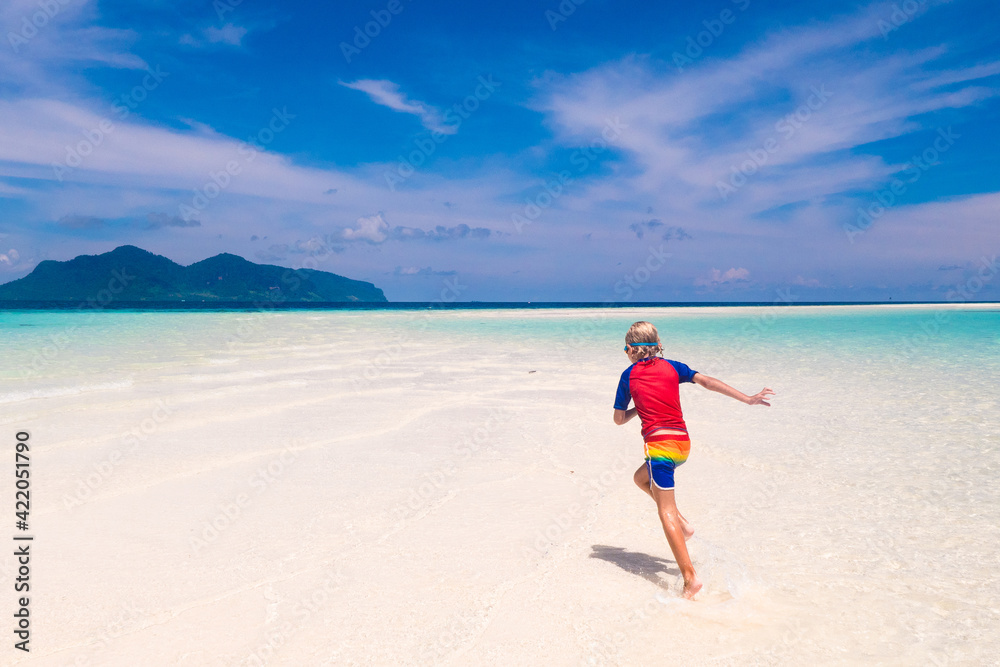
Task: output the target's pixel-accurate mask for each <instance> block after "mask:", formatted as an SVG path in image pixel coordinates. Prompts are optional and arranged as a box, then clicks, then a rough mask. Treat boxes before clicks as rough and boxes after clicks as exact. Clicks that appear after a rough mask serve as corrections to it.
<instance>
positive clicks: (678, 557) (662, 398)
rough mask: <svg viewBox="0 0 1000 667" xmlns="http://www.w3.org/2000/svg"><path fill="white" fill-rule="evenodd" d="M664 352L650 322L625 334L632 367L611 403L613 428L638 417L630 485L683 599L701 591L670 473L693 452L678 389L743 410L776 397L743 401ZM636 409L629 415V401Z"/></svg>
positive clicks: (742, 396)
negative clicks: (668, 557) (645, 505)
mask: <svg viewBox="0 0 1000 667" xmlns="http://www.w3.org/2000/svg"><path fill="white" fill-rule="evenodd" d="M662 352H663V349H662V347H661V345H660V336H659V334H658V333H657V331H656V327H654V326H653V325H652V324H650V323H649V322H636V323H635V324H633V325H632V326H631V327H630V328H629V330H628V333H627V334H625V353H626V354H627V355H628V358H629V361H631V362H632V365H631V366H629V367H628V368H626V369H625V372H624V373H622V377H621V381H620V382H619V383H618V395H617V396H616V397H615V423H616V424H619V425H621V424H624V423H626V422H627V421H629V420H630V419H632V417H635V416H636V414H638V415H639V420H640V421H641V422H642V438H643V440H644V441H645V450H646V462H645V463H643V464H642V465H641V466H639V469H638V470H636V471H635V475H633V477H632V479H633V480H634V481H635V483H636V484H637V485H638V486H639V488H640V489H642V490H643V491H645V492H646V493H648V494H649V495H650V497H651V498H652V499H653V500H654V501H655V502H656V509H657V510H658V512H659V515H660V523H662V524H663V532H664V533H665V534H666V536H667V542H668V543H669V544H670V550H671V551H673V553H674V560H675V561H677V567H679V568H680V570H681V575H683V577H684V592H683V595H684V597H685V598H688V599H690V598H692V597H694V595H695V593H697V592H698V591H699V590H701V581H700V580H699V579H698V575H697V574H695V571H694V567H693V566H692V565H691V557H690V556H689V555H688V551H687V544H685V542H686V541H687V540H688V539H690V538H691V536H692V535H694V529H693V528H692V527H691V524H690V523H688V520H687V519H685V518H684V516H683V515H682V514H681V513H680V511H679V510H678V509H677V505H676V503H675V502H674V468H676V467H677V466H679V465H680V464H682V463H684V461H686V460H687V457H688V452H689V451H690V449H691V441H690V440H689V439H688V434H687V425H686V424H685V423H684V415H683V414H682V413H681V400H680V384H681V383H682V382H694V383H695V384H699V385H701V386H702V387H704V388H705V389H710V390H711V391H716V392H718V393H720V394H724V395H726V396H731V397H732V398H735V399H736V400H738V401H742V402H744V403H746V404H747V405H771V404H770V403H768V402H767V399H769V398H770V397H771V396H773V395H774V392H773V391H771V390H770V389H768V388H766V387H765V388H764V389H762V390H761V391H760V392H758V393H756V394H754V395H753V396H747V395H746V394H744V393H743V392H741V391H738V390H736V389H733V388H732V387H730V386H729V385H728V384H726V383H725V382H722V381H721V380H716V379H715V378H712V377H708V376H707V375H703V374H701V373H699V372H697V371H693V370H691V369H690V368H688V367H687V366H686V365H684V364H682V363H680V362H678V361H670V360H669V359H664V358H663V357H661V356H659V355H660V354H661V353H662ZM630 400H632V401H635V407H634V408H632V409H628V404H629V401H630Z"/></svg>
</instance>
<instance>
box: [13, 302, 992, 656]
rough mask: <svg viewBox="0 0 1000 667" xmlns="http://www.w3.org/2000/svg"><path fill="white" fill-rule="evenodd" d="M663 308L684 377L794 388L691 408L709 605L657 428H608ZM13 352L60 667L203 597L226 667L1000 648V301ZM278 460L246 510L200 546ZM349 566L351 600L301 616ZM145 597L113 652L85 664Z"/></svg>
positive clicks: (88, 334)
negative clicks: (646, 473)
mask: <svg viewBox="0 0 1000 667" xmlns="http://www.w3.org/2000/svg"><path fill="white" fill-rule="evenodd" d="M640 319H644V320H649V321H651V322H653V323H654V324H656V326H657V327H658V329H659V331H660V335H661V339H662V340H663V342H664V348H665V356H668V357H669V358H673V359H677V360H679V361H682V362H684V363H687V364H688V365H690V366H691V367H692V368H694V369H695V370H696V371H698V372H701V373H704V374H707V375H711V376H715V377H718V378H720V379H722V380H724V381H726V382H728V383H729V384H731V385H733V386H735V387H737V388H739V389H741V390H743V391H745V392H747V393H755V392H756V391H758V390H760V389H761V388H762V387H764V386H767V387H770V388H772V389H774V390H775V391H776V392H777V395H776V397H775V399H774V401H773V405H772V406H771V407H770V408H762V407H758V408H749V407H747V406H743V405H741V404H739V403H736V402H734V401H731V400H730V399H727V398H724V397H721V396H719V395H717V394H711V393H710V392H705V391H704V390H702V389H700V388H698V387H694V386H688V385H685V386H684V387H683V389H682V403H683V406H684V412H685V417H686V420H687V423H688V427H689V430H690V432H691V436H692V450H691V458H690V459H689V461H688V462H687V463H685V465H684V466H682V468H680V469H679V470H678V502H679V504H680V506H681V508H682V511H683V512H684V514H685V515H686V516H687V517H688V518H689V519H690V520H691V521H692V522H693V523H694V524H695V526H696V531H697V532H696V535H695V537H694V538H693V540H692V541H691V543H690V548H691V553H692V558H693V561H694V563H695V567H696V568H697V569H698V571H699V574H700V576H702V578H703V580H704V581H705V582H706V589H705V593H704V597H703V599H702V600H700V601H698V602H696V603H693V604H689V603H684V602H681V601H679V600H677V599H676V595H677V591H678V587H677V581H676V571H675V569H673V568H672V561H671V558H670V553H669V549H668V548H667V545H666V542H665V540H664V539H663V537H662V534H661V532H660V529H659V526H658V524H657V522H656V518H655V515H654V513H653V509H652V506H651V504H649V501H648V498H646V497H645V496H644V495H643V494H642V493H640V492H639V491H638V490H637V489H635V488H634V487H633V485H632V482H631V474H632V473H631V471H632V470H634V468H635V467H636V465H638V464H639V463H640V462H641V460H642V454H641V439H640V438H639V437H638V427H635V428H632V427H633V426H635V425H634V424H627V425H626V426H625V427H616V426H614V425H613V424H612V423H611V412H612V408H611V405H612V401H613V396H614V392H615V388H616V385H617V381H618V377H619V375H620V373H621V371H622V370H624V368H625V367H626V366H627V363H628V362H627V359H626V357H625V355H624V353H623V352H622V344H623V340H624V334H625V331H626V330H627V328H628V326H629V325H630V324H631V323H632V322H634V321H636V320H640ZM0 340H2V344H3V363H2V364H0V425H2V426H3V430H4V431H5V432H7V433H8V434H9V433H12V432H13V430H14V429H22V428H24V429H29V430H30V431H31V433H32V438H33V440H37V442H38V443H39V445H38V449H37V452H36V456H37V457H38V464H37V465H38V467H39V471H40V472H39V477H38V480H37V482H36V484H37V489H38V498H39V499H38V505H37V511H38V512H39V514H40V516H42V517H44V518H43V520H42V522H41V524H40V527H39V531H40V534H42V535H47V536H48V537H47V539H48V540H49V541H50V543H51V547H50V548H49V550H48V551H46V553H47V555H46V556H44V559H41V558H42V557H40V560H39V563H41V567H43V569H44V571H45V572H47V574H46V577H47V578H46V582H50V583H51V585H52V586H53V587H54V588H51V589H49V588H45V587H43V588H42V591H43V592H42V593H40V594H39V595H40V596H41V598H40V602H42V603H44V604H47V605H49V606H48V607H46V608H47V609H49V610H50V611H48V612H47V614H48V616H47V617H46V618H45V620H42V621H40V623H41V624H43V625H40V627H41V628H43V629H44V628H45V627H46V626H45V625H44V624H45V623H48V624H50V625H49V629H50V630H51V632H52V637H53V639H52V640H51V641H52V642H54V643H52V644H50V645H51V646H53V647H55V648H53V651H56V648H58V651H56V652H55V653H54V654H53V657H52V661H51V663H39V664H66V663H69V662H71V661H72V659H73V658H74V656H78V657H79V656H82V658H84V659H87V660H90V663H88V664H128V660H130V659H132V658H135V659H138V658H139V656H141V655H142V651H144V650H147V648H148V646H154V645H159V644H157V642H161V641H162V642H163V643H164V648H162V650H164V651H174V650H175V648H176V646H182V645H183V642H180V643H176V642H175V643H176V646H175V644H169V646H168V645H167V641H166V639H165V638H168V637H172V638H174V639H176V638H178V637H184V636H188V633H189V632H192V631H194V630H193V628H195V627H198V626H197V624H198V623H199V620H198V618H199V617H197V616H188V615H185V614H186V612H185V613H183V614H182V613H181V612H180V611H177V610H186V609H189V608H192V606H194V607H197V605H206V606H204V612H205V613H206V614H210V615H211V618H227V619H234V620H233V622H232V624H231V627H232V628H238V630H234V631H233V633H232V635H231V636H230V635H226V638H225V642H228V643H227V644H226V647H225V651H228V653H226V656H228V657H227V660H229V661H230V662H231V664H242V663H241V662H240V661H241V660H245V658H246V656H247V655H248V653H247V652H248V651H250V650H251V649H252V650H259V647H260V646H261V645H262V644H263V643H264V642H266V639H265V638H266V637H267V636H268V634H267V633H269V632H272V631H273V629H274V628H275V627H280V623H282V622H284V621H286V620H287V621H288V622H289V623H292V624H293V626H292V627H294V628H296V630H295V635H294V637H293V638H292V639H290V640H289V641H287V642H286V643H285V645H284V646H283V647H282V648H281V650H280V652H278V653H277V655H279V656H280V657H279V658H277V659H275V660H274V661H273V664H293V663H295V662H296V661H298V662H299V664H307V663H309V660H310V656H314V655H320V654H322V655H325V656H334V658H331V660H332V662H331V663H330V664H352V663H362V662H366V661H368V662H373V663H379V664H386V663H388V662H393V661H404V662H405V661H406V659H407V656H420V655H425V656H426V655H430V656H431V658H430V659H427V660H417V662H418V663H419V664H436V663H439V662H447V660H449V659H451V660H453V664H460V663H463V661H464V660H465V659H466V658H468V657H469V655H471V654H470V653H468V651H470V650H471V647H473V646H474V647H475V649H476V652H477V654H480V655H491V656H494V657H495V658H496V659H497V660H500V661H503V660H504V659H506V658H511V657H512V656H516V655H522V654H521V653H518V651H521V650H525V649H524V647H526V646H531V647H532V649H531V650H532V651H535V653H532V655H533V656H534V657H537V658H538V659H539V660H543V661H546V662H547V663H551V664H641V663H642V656H644V655H648V651H650V650H656V651H660V652H661V653H662V652H664V651H668V652H670V654H671V655H672V656H674V657H675V658H676V659H677V661H678V662H679V663H680V664H734V665H737V664H739V665H742V664H788V665H796V664H802V663H803V662H811V663H815V664H856V663H859V662H861V663H867V664H926V663H928V662H930V663H933V664H986V663H989V662H992V661H995V656H996V655H997V654H998V653H1000V633H998V632H997V628H998V627H1000V607H998V605H997V600H998V599H1000V577H998V576H997V574H996V573H997V572H998V571H1000V490H998V488H1000V487H998V485H997V480H998V478H1000V305H991V304H965V305H868V306H848V305H841V306H798V305H796V306H791V307H785V306H773V305H768V304H764V305H757V306H713V307H705V306H671V307H663V306H634V307H633V306H628V307H618V308H566V307H563V308H551V307H521V308H518V307H504V308H489V307H485V306H477V307H463V308H443V307H437V306H436V307H433V308H406V309H336V310H323V309H312V310H265V311H252V310H242V311H215V310H211V311H204V310H203V311H194V310H182V311H177V310H165V311H136V310H106V311H94V312H91V311H86V310H84V311H67V310H18V311H12V310H5V311H0ZM497 410H500V412H499V413H498V412H497ZM498 414H499V415H500V416H499V417H498V416H497V415H498ZM161 418H162V419H161ZM147 426H148V428H147ZM129 434H132V436H131V437H130V435H129ZM480 434H482V438H480ZM136 438H138V439H136ZM123 443H133V444H132V445H130V446H129V448H123V447H124V446H125V445H124V444H123ZM287 443H292V444H287ZM283 448H284V449H283ZM282 451H292V452H294V456H291V457H290V458H287V457H286V458H287V460H288V461H294V464H293V463H289V464H288V466H287V471H286V467H285V463H283V462H285V461H286V458H276V457H279V453H280V452H282ZM116 452H119V454H120V459H121V460H120V462H116V463H114V465H113V466H112V464H111V463H109V462H110V461H115V460H116V459H114V457H115V456H116ZM121 452H124V454H121ZM280 456H282V457H283V456H284V454H281V455H280ZM269 461H270V462H271V464H274V465H278V464H277V463H274V462H275V461H277V462H279V463H281V465H280V466H279V467H278V469H280V470H281V471H282V472H281V475H278V476H277V477H276V478H275V480H276V481H274V483H273V484H271V485H270V486H267V487H266V488H267V490H266V493H264V494H263V495H261V496H260V499H259V500H254V501H253V502H254V504H253V505H252V507H251V509H247V510H246V512H245V513H244V514H245V518H241V519H240V520H239V521H238V522H236V523H235V524H234V527H233V528H231V529H227V530H226V532H224V533H223V534H222V535H221V536H219V537H217V538H212V539H214V540H215V541H214V542H210V544H211V546H209V547H207V548H205V550H204V551H199V550H198V548H193V547H192V546H191V544H192V542H191V536H192V535H204V534H205V532H204V531H205V528H204V526H206V525H209V524H208V523H207V522H210V521H213V520H214V519H213V513H214V514H216V515H217V514H219V513H220V512H223V511H224V510H223V509H219V508H226V507H231V506H232V503H233V502H234V501H233V498H238V497H239V495H238V494H239V493H241V492H243V491H246V492H250V491H249V490H251V489H254V488H255V487H254V486H252V485H247V483H246V482H245V480H246V479H248V478H250V479H253V477H252V475H254V474H256V473H255V472H254V471H255V470H258V469H261V466H263V465H265V464H268V462H269ZM268 465H270V464H268ZM264 469H265V470H266V468H264ZM108 471H111V472H108ZM4 488H6V487H4ZM251 497H252V498H255V499H256V498H257V496H251ZM67 499H68V500H67ZM574 508H575V509H574ZM123 527H124V528H123ZM287 536H294V539H292V538H288V539H286V537H287ZM206 539H208V538H206ZM104 549H113V552H114V553H115V554H116V558H117V560H116V561H115V563H114V567H112V564H110V563H107V562H106V561H105V559H104V556H103V555H102V554H103V553H104V551H103V550H104ZM8 560H9V559H8ZM81 563H82V564H84V565H81ZM331 563H335V564H336V567H337V568H339V570H338V572H339V574H338V576H340V577H341V579H340V580H338V581H340V583H339V584H338V586H339V588H338V589H337V590H338V592H337V594H336V596H334V597H331V598H330V601H328V602H326V603H325V606H324V607H323V609H322V610H321V611H317V612H316V613H315V615H314V616H313V617H312V618H311V620H309V621H308V622H303V624H302V625H301V626H300V625H294V624H295V623H298V621H296V620H295V619H296V612H295V610H296V607H295V602H296V601H297V600H300V599H302V596H303V595H306V594H308V592H309V590H310V588H309V586H313V585H315V584H313V583H310V582H312V581H313V578H315V577H319V574H317V573H318V572H328V571H329V569H328V568H330V567H332V565H331ZM8 565H9V563H8ZM4 567H5V565H4V561H2V560H0V579H2V578H3V572H4V570H3V568H4ZM81 568H82V569H81ZM324 568H327V569H324ZM276 573H280V576H278V575H277V574H276ZM286 575H287V577H289V578H288V579H287V581H286V580H285V579H284V578H282V577H285V576H286ZM178 577H180V581H183V582H185V583H184V584H183V585H181V584H179V583H177V582H178V581H179V579H178ZM526 582H527V583H526ZM151 591H152V592H151ZM98 593H100V594H98ZM136 599H142V600H143V603H142V607H141V609H139V610H138V611H134V610H133V611H132V612H129V614H131V616H129V617H128V618H129V620H128V621H127V622H124V624H125V625H126V626H127V628H126V630H127V632H125V631H123V634H122V637H123V639H121V640H120V641H119V640H116V641H115V642H112V643H111V644H110V646H111V647H117V648H115V649H114V651H113V652H112V651H111V649H109V648H107V647H105V648H95V644H93V643H92V642H91V643H88V641H87V637H88V636H91V635H93V634H94V633H97V632H99V631H100V628H102V627H105V626H106V625H107V624H108V623H109V622H111V621H110V620H109V619H114V618H116V615H121V614H122V613H123V612H122V609H123V608H125V607H123V605H126V604H131V603H128V602H127V601H128V600H136ZM93 600H97V602H91V601H93ZM400 600H406V601H407V605H401V604H400V602H399V601H400ZM87 605H91V606H89V607H88V606H87ZM408 605H409V606H412V607H413V608H414V609H419V613H409V612H407V611H406V610H407V609H408V608H409V606H408ZM83 608H87V609H88V610H89V611H87V612H86V613H83V612H79V613H77V611H74V610H75V609H83ZM198 608H200V607H198ZM130 609H131V608H130ZM637 610H642V613H639V612H638V611H637ZM168 618H169V619H171V620H170V621H169V622H167V621H163V625H162V626H161V625H160V624H159V623H160V621H156V623H154V622H153V621H152V620H150V619H168ZM206 618H208V616H206ZM275 624H279V625H275ZM387 625H391V626H392V627H393V628H394V632H393V633H390V634H389V635H387V634H386V633H385V632H384V628H385V627H386V626H387ZM57 627H59V628H65V630H63V631H62V635H59V632H57V630H56V628H57ZM429 628H430V629H429ZM665 628H666V629H669V630H670V631H671V632H672V633H673V634H674V635H676V634H677V633H681V634H682V635H683V636H684V637H685V638H686V639H687V641H686V642H684V643H683V644H682V645H678V644H677V642H676V638H675V637H674V639H671V636H672V635H671V633H666V632H665V630H664V629H665ZM445 632H447V633H448V634H447V640H444V639H442V637H445V636H446V635H445V634H442V633H445ZM57 635H58V636H63V637H64V639H58V638H57ZM390 635H391V636H390ZM539 636H544V637H546V638H547V641H546V642H545V643H543V644H541V645H539V644H538V640H537V638H538V637H539ZM60 641H62V642H63V644H64V645H63V644H60V643H59V642H60ZM213 641H222V640H221V639H219V640H213ZM130 642H132V643H130ZM532 642H534V643H532ZM133 644H134V647H133ZM254 647H257V648H254ZM517 647H521V648H517ZM158 650H160V649H158ZM176 650H177V651H179V652H178V653H176V654H175V653H169V655H172V656H174V657H176V658H177V659H178V660H179V659H180V656H181V654H182V653H183V651H181V649H180V648H176ZM218 650H220V651H222V650H223V649H222V648H219V649H218ZM130 651H132V652H130ZM480 651H481V653H479V652H480ZM164 655H167V654H166V653H165V654H164ZM109 656H114V657H115V660H110V659H109ZM119 657H120V658H121V659H120V660H119V659H118V658H119ZM487 662H489V661H487ZM164 664H166V663H164ZM246 664H249V663H246ZM477 664H478V663H477Z"/></svg>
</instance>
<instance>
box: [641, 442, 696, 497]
mask: <svg viewBox="0 0 1000 667" xmlns="http://www.w3.org/2000/svg"><path fill="white" fill-rule="evenodd" d="M649 437H650V439H649V440H647V441H646V467H647V468H648V469H649V483H650V485H651V486H652V485H653V484H655V485H656V487H657V488H659V489H663V490H664V491H666V490H669V489H672V488H674V469H675V468H676V467H677V466H679V465H680V464H682V463H684V462H685V461H687V457H688V452H690V451H691V438H689V437H688V436H687V435H684V434H681V433H654V434H653V435H651V436H649Z"/></svg>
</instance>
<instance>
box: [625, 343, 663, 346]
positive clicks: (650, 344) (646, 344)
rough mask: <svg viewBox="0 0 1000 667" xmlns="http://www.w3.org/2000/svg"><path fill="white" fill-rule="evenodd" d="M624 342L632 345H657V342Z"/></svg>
mask: <svg viewBox="0 0 1000 667" xmlns="http://www.w3.org/2000/svg"><path fill="white" fill-rule="evenodd" d="M625 344H626V345H632V346H636V345H659V343H625Z"/></svg>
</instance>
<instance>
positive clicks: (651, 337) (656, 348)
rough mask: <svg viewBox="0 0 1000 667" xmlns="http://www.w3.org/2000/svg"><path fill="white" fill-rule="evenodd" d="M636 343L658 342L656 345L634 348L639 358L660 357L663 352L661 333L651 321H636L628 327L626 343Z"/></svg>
mask: <svg viewBox="0 0 1000 667" xmlns="http://www.w3.org/2000/svg"><path fill="white" fill-rule="evenodd" d="M636 343H656V345H642V346H640V347H637V348H634V349H635V350H636V353H637V354H638V358H639V359H645V358H647V357H658V356H660V355H661V354H662V353H663V347H662V346H661V344H660V334H659V333H657V331H656V327H655V326H653V324H652V323H651V322H636V323H634V324H633V325H632V326H630V327H629V328H628V333H626V334H625V344H626V345H635V344H636Z"/></svg>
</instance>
